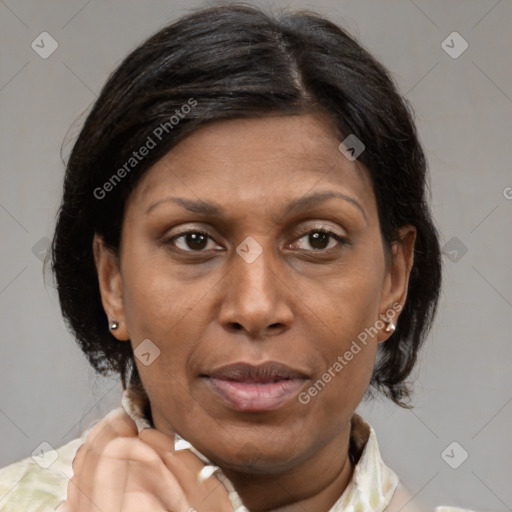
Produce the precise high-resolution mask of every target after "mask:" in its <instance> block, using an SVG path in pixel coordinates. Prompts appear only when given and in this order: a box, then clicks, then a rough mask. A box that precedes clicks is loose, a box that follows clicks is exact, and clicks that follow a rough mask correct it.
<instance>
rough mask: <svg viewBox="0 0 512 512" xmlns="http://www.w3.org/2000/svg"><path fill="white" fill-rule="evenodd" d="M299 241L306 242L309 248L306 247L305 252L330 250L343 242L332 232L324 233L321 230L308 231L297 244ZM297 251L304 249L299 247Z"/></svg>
mask: <svg viewBox="0 0 512 512" xmlns="http://www.w3.org/2000/svg"><path fill="white" fill-rule="evenodd" d="M301 240H306V242H307V244H308V245H309V246H310V248H308V247H306V248H305V249H306V250H313V251H322V250H326V249H331V248H332V247H334V246H335V245H337V244H343V243H344V242H345V240H344V239H343V238H342V237H340V236H338V235H337V234H335V233H333V232H332V231H326V230H323V229H317V230H314V231H309V232H308V233H306V234H305V235H303V236H301V237H300V238H299V239H298V241H299V242H300V241H301ZM330 242H332V243H330ZM299 249H304V247H299Z"/></svg>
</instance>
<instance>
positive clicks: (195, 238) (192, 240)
mask: <svg viewBox="0 0 512 512" xmlns="http://www.w3.org/2000/svg"><path fill="white" fill-rule="evenodd" d="M209 242H211V243H210V245H211V246H213V247H208V243H209ZM169 243H171V244H172V245H175V246H176V247H177V248H178V249H181V250H182V251H187V252H203V251H204V249H207V248H210V249H213V248H215V247H218V246H217V245H216V244H215V242H214V240H213V239H212V238H211V237H210V235H208V234H207V233H203V232H201V231H187V232H186V233H181V234H179V235H175V236H173V237H172V238H170V239H169Z"/></svg>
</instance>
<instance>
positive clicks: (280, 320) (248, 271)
mask: <svg viewBox="0 0 512 512" xmlns="http://www.w3.org/2000/svg"><path fill="white" fill-rule="evenodd" d="M274 259H275V258H273V256H272V250H271V249H270V248H263V252H262V253H261V254H260V255H259V256H258V257H257V258H256V260H254V261H252V262H251V263H249V262H247V261H246V260H244V258H242V257H241V256H239V255H238V254H237V253H235V254H233V257H232V261H231V262H230V265H231V266H230V268H229V272H228V274H227V275H226V277H225V282H224V290H225V292H224V295H223V297H222V305H221V307H220V311H219V321H220V323H221V325H222V326H223V327H224V328H225V329H227V330H229V331H232V332H235V331H245V332H246V333H247V334H249V335H250V336H251V337H253V338H264V337H266V336H272V335H277V334H281V333H283V332H284V331H286V330H288V329H289V328H290V327H291V324H292V321H293V312H292V309H291V300H292V295H293V294H292V292H291V289H292V284H291V283H288V282H287V279H286V276H285V275H283V273H282V271H281V272H280V271H279V269H278V264H277V263H276V262H275V261H274Z"/></svg>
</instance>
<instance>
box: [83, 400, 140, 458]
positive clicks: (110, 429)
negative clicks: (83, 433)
mask: <svg viewBox="0 0 512 512" xmlns="http://www.w3.org/2000/svg"><path fill="white" fill-rule="evenodd" d="M137 436H138V429H137V425H136V424H135V422H134V421H133V420H132V419H131V418H130V416H128V414H126V412H125V411H124V409H123V408H121V407H119V408H117V409H114V410H113V411H111V412H110V413H108V414H107V415H106V416H105V417H104V418H103V419H102V420H101V421H100V422H99V423H98V424H96V425H95V426H94V427H93V429H92V430H91V432H89V434H88V435H87V438H86V443H88V444H89V445H90V447H91V449H95V450H97V451H98V452H101V451H102V449H103V447H104V446H105V445H106V444H107V443H108V442H109V441H111V440H112V439H114V438H116V437H137Z"/></svg>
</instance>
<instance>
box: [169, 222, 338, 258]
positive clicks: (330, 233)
mask: <svg viewBox="0 0 512 512" xmlns="http://www.w3.org/2000/svg"><path fill="white" fill-rule="evenodd" d="M312 233H323V234H326V235H328V236H329V237H330V238H334V240H336V241H337V242H338V244H339V245H348V241H347V240H346V239H345V238H344V237H342V236H340V235H338V234H336V233H334V232H333V231H330V230H328V229H324V228H316V229H306V230H304V231H302V232H301V233H300V234H299V237H298V238H297V239H296V240H300V239H301V238H304V237H305V236H307V235H310V234H312ZM189 234H198V235H203V236H206V237H208V238H210V239H211V240H214V241H215V239H214V237H213V236H212V235H211V234H210V233H208V232H207V231H202V230H200V229H192V230H189V231H184V232H183V233H178V234H176V235H173V236H172V237H170V238H168V239H167V240H165V241H164V243H165V244H166V245H167V244H171V245H173V246H174V247H175V245H174V242H175V241H176V240H178V239H179V238H182V237H185V236H186V235H189ZM334 248H335V247H329V248H327V249H316V250H315V249H313V250H307V249H306V251H307V252H311V253H322V252H323V253H326V252H328V251H331V250H332V249H334ZM177 249H178V250H179V251H182V252H189V253H196V254H200V253H204V252H208V251H205V250H199V251H194V250H185V249H180V248H179V247H178V248H177Z"/></svg>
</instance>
